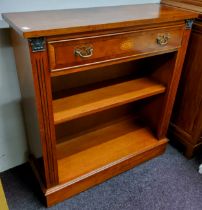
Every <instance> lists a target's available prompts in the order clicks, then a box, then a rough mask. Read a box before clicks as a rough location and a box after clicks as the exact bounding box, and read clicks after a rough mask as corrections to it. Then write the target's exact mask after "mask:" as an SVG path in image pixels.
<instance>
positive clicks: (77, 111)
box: [53, 77, 165, 124]
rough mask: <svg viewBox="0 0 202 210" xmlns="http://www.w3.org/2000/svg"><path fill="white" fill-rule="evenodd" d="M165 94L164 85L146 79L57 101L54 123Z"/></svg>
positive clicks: (55, 102)
mask: <svg viewBox="0 0 202 210" xmlns="http://www.w3.org/2000/svg"><path fill="white" fill-rule="evenodd" d="M163 92H165V87H164V86H163V85H161V84H159V83H157V82H154V81H152V80H151V79H149V78H146V77H145V78H140V79H135V80H130V81H126V82H121V83H118V84H113V85H110V86H106V87H102V88H98V89H95V90H90V91H86V92H82V93H79V94H75V95H72V96H68V97H65V98H61V99H56V100H54V101H53V110H54V122H55V124H60V123H63V122H66V121H69V120H73V119H76V118H79V117H83V116H86V115H88V114H93V113H95V112H98V111H102V110H106V109H109V108H113V107H116V106H119V105H123V104H126V103H130V102H133V101H137V100H139V99H143V98H147V97H149V96H153V95H157V94H160V93H163Z"/></svg>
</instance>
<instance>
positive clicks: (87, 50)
mask: <svg viewBox="0 0 202 210" xmlns="http://www.w3.org/2000/svg"><path fill="white" fill-rule="evenodd" d="M74 55H76V56H80V57H81V58H90V57H91V56H93V47H92V46H83V47H78V48H76V49H75V50H74Z"/></svg>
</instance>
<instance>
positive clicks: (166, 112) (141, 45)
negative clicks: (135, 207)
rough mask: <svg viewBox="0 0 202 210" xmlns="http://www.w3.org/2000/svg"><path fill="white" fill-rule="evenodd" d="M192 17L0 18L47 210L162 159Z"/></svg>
mask: <svg viewBox="0 0 202 210" xmlns="http://www.w3.org/2000/svg"><path fill="white" fill-rule="evenodd" d="M195 17H196V14H194V13H192V12H186V11H182V10H180V9H174V8H171V7H167V6H162V5H159V4H145V5H130V6H117V7H103V8H89V9H74V10H61V11H60V10H58V11H39V12H26V13H10V14H4V15H3V18H4V19H5V20H6V21H7V22H8V23H9V25H10V26H11V33H12V40H13V47H14V51H15V57H16V65H17V70H18V76H19V81H20V87H21V92H22V100H23V107H24V115H25V122H26V126H27V134H28V137H29V145H30V154H31V155H30V162H31V165H32V167H33V171H34V172H35V174H36V177H37V179H38V180H39V183H40V185H41V188H42V191H43V193H44V196H45V198H46V202H47V205H48V206H51V205H53V204H55V203H57V202H59V201H62V200H64V199H66V198H69V197H71V196H73V195H75V194H77V193H79V192H81V191H84V190H86V189H88V188H89V187H92V186H94V185H96V184H99V183H101V182H103V181H105V180H107V179H109V178H111V177H113V176H115V175H117V174H119V173H121V172H124V171H126V170H128V169H130V168H132V167H134V166H135V165H138V164H140V163H142V162H144V161H147V160H149V159H151V158H153V157H156V156H158V155H160V154H162V153H163V152H164V151H165V148H166V144H167V139H166V133H167V128H168V125H169V120H170V116H171V112H172V107H173V104H174V99H175V95H176V91H177V87H178V83H179V79H180V75H181V70H182V65H183V62H184V56H185V53H186V49H187V44H188V40H189V36H190V31H191V23H192V19H194V18H195Z"/></svg>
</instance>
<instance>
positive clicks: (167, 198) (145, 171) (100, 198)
mask: <svg viewBox="0 0 202 210" xmlns="http://www.w3.org/2000/svg"><path fill="white" fill-rule="evenodd" d="M199 164H200V161H199V160H198V161H197V160H196V159H193V160H187V159H186V158H185V157H184V156H183V155H182V154H180V153H179V152H178V151H177V150H176V149H174V148H173V147H171V146H168V148H167V151H166V153H165V154H164V155H162V156H160V157H157V158H155V159H153V160H150V161H148V162H146V163H144V164H142V165H140V166H138V167H135V168H134V169H132V170H130V171H127V172H125V173H123V174H121V175H119V176H116V177H114V178H112V179H110V180H108V181H106V182H104V183H103V184H100V185H98V186H96V187H94V188H91V189H89V190H87V191H85V192H83V193H80V194H79V195H77V196H74V197H73V198H71V199H68V200H66V201H64V202H62V203H59V204H57V205H56V206H53V207H51V208H49V209H50V210H118V209H120V210H122V209H123V210H202V175H200V174H199V173H198V166H199ZM27 171H28V172H27ZM1 178H2V182H3V185H4V189H5V194H6V197H7V200H8V205H9V208H10V210H45V209H46V208H45V206H44V205H43V203H42V201H41V200H40V197H39V193H38V188H37V185H36V184H35V181H34V180H35V179H34V178H33V176H32V173H31V172H30V168H29V166H28V165H27V164H25V165H23V166H20V167H17V168H15V169H12V170H9V171H7V172H4V173H3V174H1Z"/></svg>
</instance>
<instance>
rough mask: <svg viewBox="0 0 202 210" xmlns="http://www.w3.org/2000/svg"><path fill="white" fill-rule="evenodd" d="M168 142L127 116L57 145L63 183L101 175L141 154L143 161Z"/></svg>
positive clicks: (59, 168) (60, 176)
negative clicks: (153, 150)
mask: <svg viewBox="0 0 202 210" xmlns="http://www.w3.org/2000/svg"><path fill="white" fill-rule="evenodd" d="M166 143H167V140H166V139H163V140H157V139H156V138H155V137H154V135H153V134H152V132H151V131H150V130H149V129H148V128H147V127H145V126H144V125H143V124H140V123H138V122H137V120H135V119H134V118H131V117H128V116H127V117H124V118H121V119H119V120H115V121H112V122H111V123H110V124H106V125H105V126H103V127H102V128H99V129H95V130H93V131H89V132H86V133H85V134H83V135H80V136H77V137H74V138H72V139H70V140H68V141H66V142H64V141H63V143H60V144H57V159H58V173H59V182H60V183H64V182H68V181H69V182H71V181H72V180H74V179H78V178H79V177H80V179H82V177H83V178H84V177H86V176H90V174H96V173H99V172H101V171H103V170H105V169H106V168H110V167H113V166H115V165H118V164H120V163H121V162H124V161H126V160H128V159H131V158H133V157H135V156H137V157H138V154H143V157H142V160H143V159H144V152H147V151H150V150H151V149H154V148H157V147H158V146H160V145H163V144H164V145H165V144H166ZM139 161H140V160H139ZM140 162H141V161H140Z"/></svg>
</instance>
